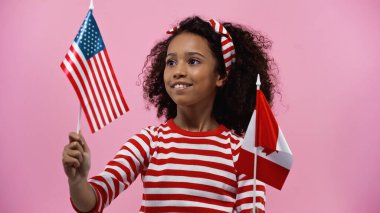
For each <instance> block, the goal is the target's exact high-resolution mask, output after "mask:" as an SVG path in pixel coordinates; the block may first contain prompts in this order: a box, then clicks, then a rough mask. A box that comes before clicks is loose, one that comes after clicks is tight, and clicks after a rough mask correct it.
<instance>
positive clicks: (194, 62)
mask: <svg viewBox="0 0 380 213" xmlns="http://www.w3.org/2000/svg"><path fill="white" fill-rule="evenodd" d="M200 63H201V62H200V61H199V60H198V59H195V58H192V59H190V60H189V64H200Z"/></svg>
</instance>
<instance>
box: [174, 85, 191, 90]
mask: <svg viewBox="0 0 380 213" xmlns="http://www.w3.org/2000/svg"><path fill="white" fill-rule="evenodd" d="M187 87H189V86H188V85H185V84H176V85H174V88H176V89H184V88H187Z"/></svg>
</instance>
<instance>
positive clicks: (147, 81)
mask: <svg viewBox="0 0 380 213" xmlns="http://www.w3.org/2000/svg"><path fill="white" fill-rule="evenodd" d="M221 24H223V26H224V27H225V28H226V29H227V31H228V32H229V33H230V35H231V37H232V39H233V43H234V46H235V54H236V62H235V63H233V64H232V68H231V70H230V72H229V73H228V76H227V78H226V81H225V82H224V85H223V86H222V87H221V88H218V90H217V94H216V97H215V102H214V108H213V116H214V117H215V119H216V120H217V122H218V123H222V124H223V125H225V126H226V127H227V128H229V129H231V130H233V131H234V132H235V133H236V134H238V135H243V134H244V133H245V131H246V129H247V127H248V123H249V121H250V118H251V116H252V113H253V110H254V109H255V104H256V79H257V74H260V80H261V87H260V89H261V90H262V92H263V93H264V95H265V97H266V99H267V101H268V103H269V104H270V106H272V105H273V103H272V101H273V96H274V93H275V92H276V91H277V90H276V88H275V87H276V82H277V78H276V75H275V74H274V73H273V72H272V71H274V70H277V66H276V64H275V63H274V60H273V58H271V57H270V56H269V55H268V54H267V52H266V51H267V50H269V49H270V48H271V46H272V42H271V41H270V40H268V39H267V38H266V37H265V36H263V35H262V34H261V33H260V32H258V31H254V30H250V29H248V28H246V27H244V26H242V25H238V24H232V23H229V22H224V23H221ZM183 32H190V33H194V34H197V35H199V36H201V37H204V38H205V39H207V41H208V44H209V48H210V49H211V52H213V54H214V56H215V58H216V59H217V62H218V63H217V67H216V71H217V72H218V73H219V74H220V75H221V77H225V76H226V75H227V73H226V70H225V65H224V60H223V53H222V49H221V42H220V39H221V37H220V35H219V34H218V33H216V32H215V31H214V30H213V28H212V27H211V25H210V24H209V23H208V22H206V21H204V20H202V19H201V18H200V17H198V16H193V17H188V18H186V19H184V20H183V21H181V22H180V23H179V28H178V29H177V30H176V31H174V33H173V34H171V35H170V36H168V38H166V39H164V40H163V41H160V42H158V43H157V44H156V45H155V46H154V47H153V48H152V50H151V52H150V54H149V55H148V56H147V58H146V61H145V64H144V67H143V71H142V73H143V74H144V81H143V90H144V99H145V100H147V101H148V102H149V104H152V105H153V106H154V107H156V108H157V117H158V118H160V117H162V116H163V115H164V116H165V117H166V119H171V118H174V117H175V116H176V115H177V106H176V104H175V103H174V101H173V100H172V99H171V98H170V96H169V95H168V93H167V92H166V90H165V84H164V78H163V77H164V69H165V66H166V63H165V58H166V54H167V49H168V46H169V44H170V42H171V41H172V40H173V38H175V37H176V36H177V35H179V34H181V33H183ZM148 108H149V106H148Z"/></svg>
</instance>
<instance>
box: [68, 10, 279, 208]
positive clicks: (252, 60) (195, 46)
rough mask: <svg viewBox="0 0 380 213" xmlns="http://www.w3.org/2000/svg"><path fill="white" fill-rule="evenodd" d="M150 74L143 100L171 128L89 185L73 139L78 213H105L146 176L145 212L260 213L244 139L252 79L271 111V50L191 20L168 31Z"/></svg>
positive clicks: (255, 38)
mask: <svg viewBox="0 0 380 213" xmlns="http://www.w3.org/2000/svg"><path fill="white" fill-rule="evenodd" d="M168 33H169V34H170V36H168V38H166V39H165V40H163V41H161V42H159V43H158V44H156V45H155V46H154V47H153V49H152V50H151V53H150V55H148V57H147V60H146V62H145V65H144V69H143V73H144V74H145V77H144V83H143V89H144V98H145V99H146V100H148V101H149V103H150V104H152V105H154V106H155V107H156V108H157V116H158V117H161V116H165V118H166V122H165V123H163V124H161V125H159V126H150V127H147V128H145V129H143V130H142V131H141V132H140V133H139V134H136V135H134V136H133V137H131V138H130V139H129V140H128V141H127V142H126V143H125V144H124V145H123V146H122V147H121V149H120V150H119V151H118V152H117V154H116V156H115V157H114V159H113V160H111V161H110V162H109V163H108V164H107V166H106V168H105V169H104V171H103V172H101V173H100V174H99V175H97V176H94V177H92V178H90V179H88V172H89V169H90V150H89V147H88V145H87V144H86V142H85V140H84V138H83V136H82V135H81V134H76V133H74V132H72V133H70V134H69V139H70V143H69V144H68V145H66V146H65V148H64V151H63V166H64V169H65V172H66V175H67V177H68V182H69V187H70V196H71V202H72V205H73V207H74V209H75V210H76V211H77V212H102V211H103V209H104V208H105V207H107V206H108V205H109V204H110V203H111V201H112V200H113V199H115V198H116V197H117V196H118V195H119V193H120V192H122V191H123V190H125V189H127V188H128V186H129V185H130V184H132V182H133V181H134V180H135V179H136V178H137V176H138V174H141V179H142V182H143V185H144V193H143V201H142V205H141V209H140V212H207V213H212V212H251V211H252V210H253V209H255V211H256V212H264V205H265V186H264V184H263V183H262V182H260V181H257V191H258V197H257V203H256V206H255V208H253V203H252V201H253V200H252V190H253V180H252V177H248V176H246V175H244V174H239V173H238V172H237V171H236V169H235V167H234V165H235V163H236V161H237V159H238V156H239V151H240V146H241V143H242V141H243V136H244V133H245V129H246V128H247V126H248V123H249V120H250V118H251V115H252V113H253V110H254V108H255V98H256V97H255V96H256V84H255V82H256V76H257V74H260V77H261V82H262V84H261V90H262V91H263V92H264V94H265V95H266V98H267V100H268V102H269V103H270V104H271V103H272V97H273V91H274V83H273V82H274V80H275V76H274V75H272V74H270V71H271V65H273V64H274V63H273V60H272V59H270V57H269V56H268V55H267V54H266V52H265V50H267V49H268V48H270V46H271V43H270V42H269V41H268V40H267V39H266V38H265V37H263V36H262V35H261V34H259V33H257V32H254V31H250V30H248V29H246V28H244V27H242V26H240V25H234V24H231V23H223V25H221V24H219V23H218V22H217V21H215V20H210V21H204V20H202V19H201V18H199V17H197V16H195V17H190V18H187V19H185V20H183V21H181V22H180V24H179V26H177V27H175V28H173V29H172V30H170V31H168Z"/></svg>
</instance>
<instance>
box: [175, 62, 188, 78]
mask: <svg viewBox="0 0 380 213" xmlns="http://www.w3.org/2000/svg"><path fill="white" fill-rule="evenodd" d="M185 76H186V67H185V65H184V63H181V62H180V63H178V65H177V66H176V67H175V68H174V73H173V77H174V78H176V79H178V78H182V77H185Z"/></svg>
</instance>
